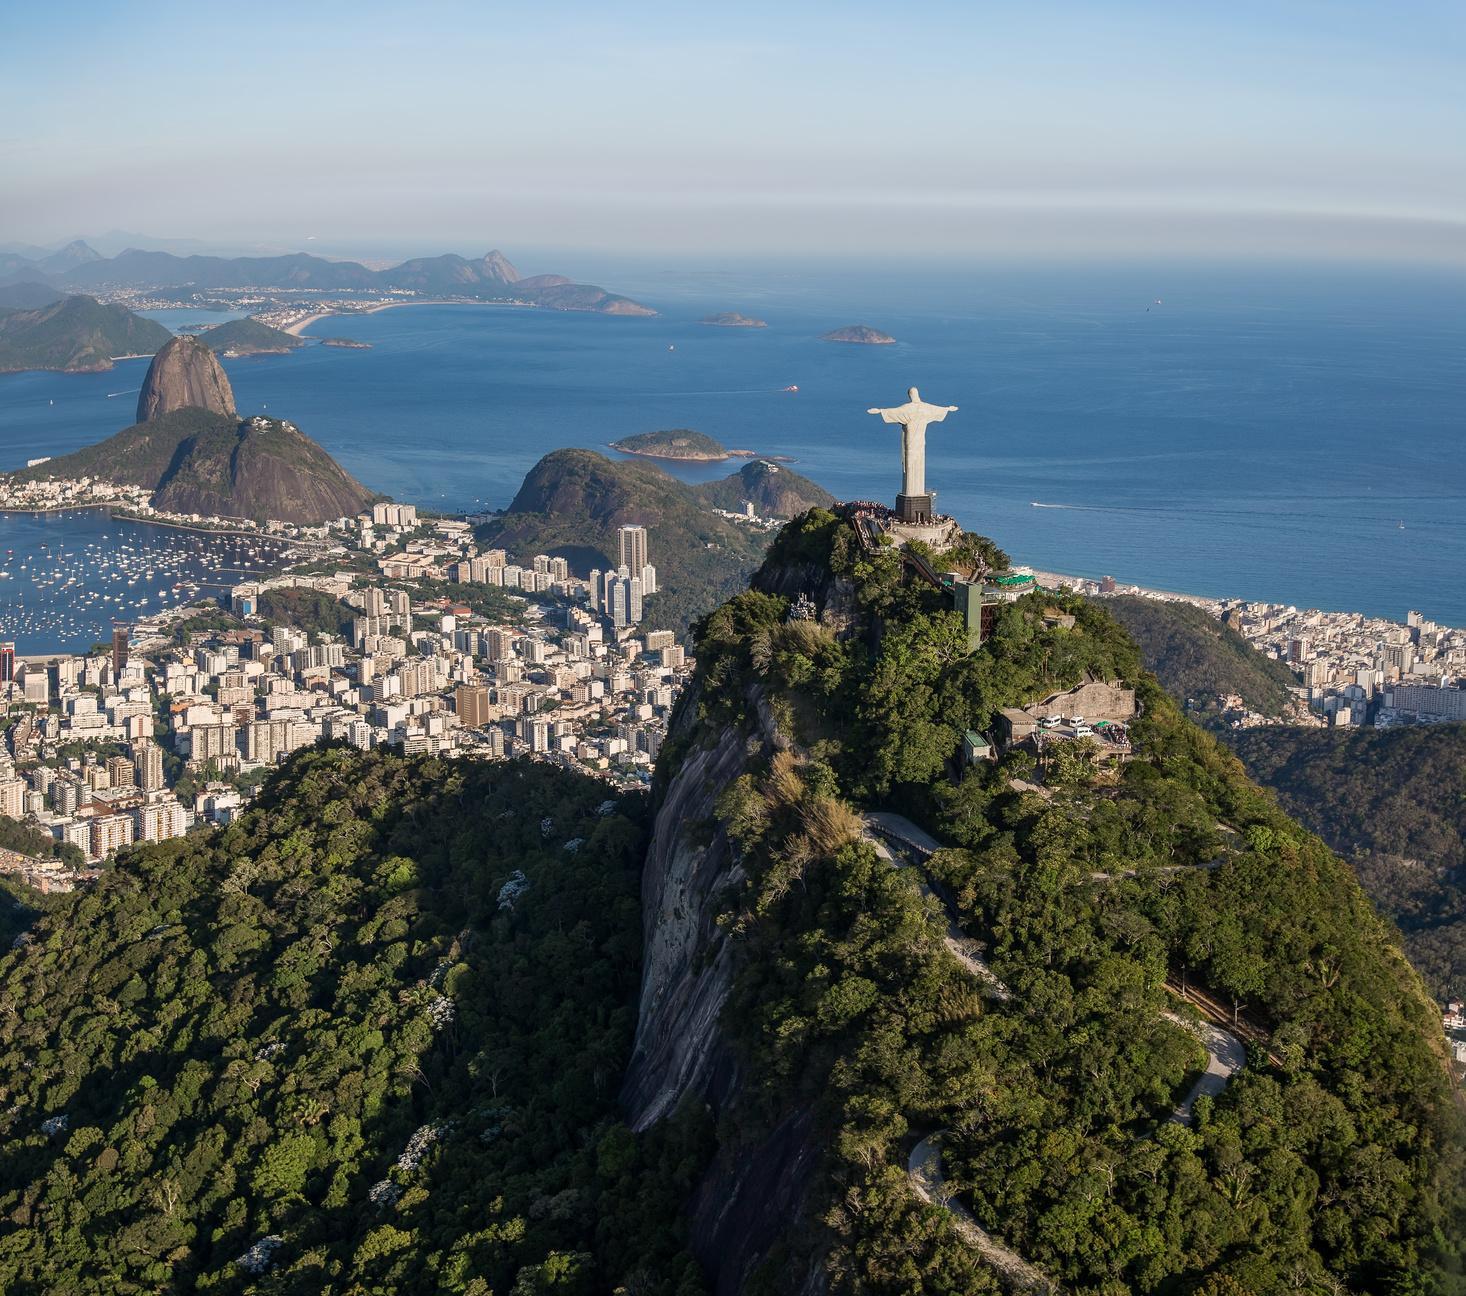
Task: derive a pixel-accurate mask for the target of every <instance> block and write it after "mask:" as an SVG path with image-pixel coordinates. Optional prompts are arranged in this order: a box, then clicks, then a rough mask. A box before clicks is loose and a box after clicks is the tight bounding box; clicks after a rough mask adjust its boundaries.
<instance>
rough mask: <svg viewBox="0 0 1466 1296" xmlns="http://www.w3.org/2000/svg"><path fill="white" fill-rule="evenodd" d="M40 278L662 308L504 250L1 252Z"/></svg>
mask: <svg viewBox="0 0 1466 1296" xmlns="http://www.w3.org/2000/svg"><path fill="white" fill-rule="evenodd" d="M14 283H33V284H40V285H45V286H47V287H51V288H58V289H62V290H64V291H70V292H84V291H86V290H88V289H100V288H113V289H116V288H157V289H182V288H188V289H192V290H195V291H197V290H205V291H221V290H225V289H232V288H252V289H270V288H273V289H277V290H280V291H300V290H312V291H342V292H346V291H349V292H389V291H391V292H404V291H406V292H414V293H421V294H422V295H423V296H426V297H454V298H464V297H467V298H472V299H475V300H480V301H505V302H520V303H523V304H526V305H533V306H545V307H548V308H550V309H552V310H575V311H595V312H598V313H600V314H603V315H655V314H656V312H655V311H654V310H652V309H651V308H650V307H649V306H643V305H642V304H641V303H640V302H635V301H632V300H631V298H629V297H622V296H620V295H619V294H617V293H612V292H608V291H606V289H604V288H600V287H597V286H596V285H595V284H578V283H573V282H572V281H571V280H569V279H567V278H566V277H565V276H564V275H531V276H529V277H525V276H523V275H521V274H520V273H519V271H518V270H516V269H515V268H514V266H513V265H512V264H511V263H510V262H509V259H508V258H507V257H505V256H504V254H503V253H502V252H490V253H488V254H487V255H486V256H484V257H481V258H479V259H478V260H476V261H474V260H469V259H468V258H466V257H461V256H455V255H452V254H448V255H445V256H436V257H415V258H413V259H412V260H409V261H404V262H402V264H401V265H396V266H392V267H391V268H389V269H386V270H371V269H368V268H367V267H366V266H364V265H361V264H360V263H359V262H356V261H328V260H326V259H325V258H323V257H317V256H311V255H310V254H309V253H305V252H296V253H293V254H290V255H287V256H252V257H220V256H176V255H174V254H173V253H172V252H159V251H144V250H142V249H139V248H128V249H127V250H126V251H124V252H121V253H119V254H118V255H117V256H115V257H103V256H99V255H98V254H97V253H96V252H95V251H94V250H93V249H92V248H90V247H88V246H87V245H86V244H85V243H81V242H76V243H71V244H68V245H67V246H66V247H65V248H62V249H61V250H60V251H58V252H54V253H50V254H48V255H47V256H45V257H44V258H42V259H40V260H35V259H33V258H31V257H27V256H24V255H22V254H20V253H16V252H10V253H3V254H0V285H4V284H14Z"/></svg>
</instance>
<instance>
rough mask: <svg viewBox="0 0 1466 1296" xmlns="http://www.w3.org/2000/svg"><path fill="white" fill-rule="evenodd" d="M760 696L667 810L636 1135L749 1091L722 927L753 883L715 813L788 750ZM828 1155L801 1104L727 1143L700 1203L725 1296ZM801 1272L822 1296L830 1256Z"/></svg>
mask: <svg viewBox="0 0 1466 1296" xmlns="http://www.w3.org/2000/svg"><path fill="white" fill-rule="evenodd" d="M693 687H694V688H696V686H695V685H694V686H693ZM748 700H749V702H750V704H751V705H752V706H753V708H754V711H755V713H756V714H757V715H758V717H759V723H758V725H757V726H756V732H755V733H754V734H752V735H745V734H743V733H742V732H740V731H739V730H737V729H736V728H729V729H726V730H724V731H723V732H722V733H720V734H718V735H716V736H715V737H711V738H710V739H707V740H705V741H704V742H702V743H699V744H697V745H696V746H695V747H694V748H693V749H692V750H691V751H690V752H689V753H688V754H687V756H686V757H685V758H684V759H683V762H682V764H681V765H680V766H679V768H678V769H677V772H676V774H675V775H674V776H673V778H672V780H671V783H670V784H669V786H668V788H667V790H666V794H665V796H664V798H663V800H662V803H661V806H660V808H659V810H658V813H657V817H656V822H655V827H654V830H653V834H652V841H651V845H650V849H649V850H648V852H647V857H646V864H645V866H644V869H643V872H642V920H643V924H644V928H645V935H646V946H645V963H644V966H643V969H642V987H641V1003H640V1012H639V1014H638V1020H637V1030H636V1044H635V1047H634V1049H633V1052H632V1057H631V1063H630V1065H629V1066H628V1068H627V1071H626V1078H625V1081H624V1084H623V1087H622V1091H621V1102H622V1106H623V1108H624V1109H625V1111H626V1116H627V1120H628V1123H629V1124H630V1125H631V1127H632V1128H633V1129H635V1130H644V1129H646V1128H648V1127H649V1126H651V1125H654V1124H656V1123H657V1122H658V1121H659V1120H662V1119H663V1118H665V1117H667V1116H669V1115H671V1113H672V1112H673V1111H675V1110H676V1109H677V1107H678V1106H679V1105H680V1104H681V1103H683V1102H685V1101H693V1102H696V1103H699V1104H702V1105H705V1106H707V1107H708V1108H709V1109H711V1110H712V1111H713V1113H714V1114H721V1113H724V1112H726V1111H728V1110H729V1109H730V1108H731V1107H733V1106H734V1105H735V1104H736V1103H737V1102H738V1099H739V1095H740V1093H741V1091H742V1090H743V1088H744V1085H745V1083H746V1079H745V1076H744V1075H743V1073H742V1069H741V1068H740V1066H739V1063H738V1058H737V1055H736V1052H735V1050H734V1048H733V1046H732V1045H731V1043H730V1042H729V1040H728V1039H727V1037H726V1035H725V1033H724V1029H723V1026H722V1024H721V1021H720V1018H721V1016H722V1012H723V1006H724V1004H725V1003H726V1002H727V999H728V995H729V992H730V991H731V990H732V987H733V974H734V967H733V960H734V952H733V949H732V947H731V945H730V943H729V941H728V940H727V939H726V938H725V937H724V936H723V934H722V932H721V930H720V929H719V927H718V923H717V918H718V914H719V913H720V912H721V909H722V907H723V904H724V896H725V894H726V892H727V890H728V888H730V887H736V886H737V885H738V884H739V883H740V882H741V881H742V879H743V876H744V875H743V869H742V866H741V865H740V864H739V862H738V859H737V856H736V852H735V850H734V848H733V845H732V843H731V842H730V841H729V840H728V837H727V834H726V833H725V832H724V830H723V828H722V827H721V826H720V825H718V824H717V822H716V813H715V810H714V805H715V802H716V801H717V799H718V796H719V794H720V793H721V792H722V791H723V790H724V789H725V788H726V787H727V786H728V785H729V784H730V783H731V782H732V781H733V780H734V779H736V778H737V777H738V776H739V775H740V774H742V773H744V772H745V771H746V770H747V768H748V764H749V761H750V759H751V758H752V757H753V756H754V755H756V754H757V753H759V752H760V751H766V750H768V749H769V748H774V747H779V746H782V745H784V741H785V740H784V738H783V736H782V735H781V734H780V733H779V732H778V729H777V726H776V725H775V723H774V718H773V715H772V713H771V711H770V709H769V707H768V705H767V703H766V702H765V701H764V699H763V697H762V696H760V695H758V694H756V693H755V694H753V695H751V696H750V697H749V699H748ZM694 703H695V699H693V698H688V697H686V696H684V701H683V704H682V706H681V707H680V709H679V712H678V720H677V721H676V722H675V723H674V728H675V729H677V731H678V733H682V732H685V729H684V727H685V726H688V725H690V724H693V723H695V715H696V706H695V704H694ZM705 825H711V828H710V829H705V828H704V827H702V826H705ZM819 1154H820V1145H819V1142H818V1140H817V1139H816V1138H815V1135H814V1118H813V1113H812V1112H810V1111H809V1110H807V1109H803V1108H801V1109H798V1110H795V1111H792V1112H790V1113H789V1114H788V1115H787V1116H786V1117H785V1119H784V1120H782V1121H781V1122H780V1123H779V1124H778V1126H777V1127H776V1128H774V1129H773V1130H771V1131H769V1132H768V1133H767V1134H766V1135H764V1136H763V1137H761V1138H759V1139H758V1140H757V1141H756V1142H754V1143H752V1144H748V1143H741V1142H730V1143H727V1144H725V1145H724V1146H722V1147H720V1149H719V1151H718V1153H717V1155H716V1157H715V1158H714V1160H713V1162H712V1164H711V1165H709V1166H708V1168H707V1170H706V1171H705V1173H704V1174H703V1177H702V1179H701V1181H700V1182H699V1183H698V1185H697V1187H696V1188H695V1189H694V1192H693V1196H692V1199H691V1201H690V1202H689V1204H688V1205H689V1215H690V1223H691V1230H690V1237H689V1239H688V1241H689V1243H690V1246H691V1249H692V1252H693V1254H694V1255H695V1256H696V1257H697V1259H698V1260H699V1261H700V1262H701V1264H702V1265H703V1266H704V1268H705V1269H706V1270H707V1273H708V1276H709V1278H710V1280H711V1285H712V1289H713V1292H714V1293H715V1296H739V1294H740V1293H742V1292H743V1291H744V1289H745V1285H746V1284H747V1282H748V1280H749V1277H750V1275H752V1273H753V1272H754V1271H755V1270H756V1269H757V1268H758V1267H759V1265H761V1264H763V1263H764V1262H765V1261H766V1260H767V1259H768V1257H769V1255H770V1254H771V1253H772V1252H773V1250H774V1249H775V1248H776V1247H777V1246H779V1244H780V1243H781V1241H782V1240H783V1239H785V1238H786V1237H787V1236H788V1235H789V1233H790V1230H791V1227H792V1226H793V1225H794V1223H795V1222H796V1221H797V1220H798V1219H799V1218H800V1215H801V1212H802V1211H803V1208H804V1202H805V1198H806V1196H807V1194H808V1191H809V1188H810V1185H811V1183H812V1182H813V1180H814V1177H815V1174H816V1172H817V1169H818V1164H819ZM789 1264H790V1266H792V1267H791V1268H790V1269H789V1273H790V1274H793V1275H795V1276H794V1278H793V1280H792V1281H791V1283H790V1285H791V1287H792V1288H793V1289H795V1290H797V1291H799V1292H800V1293H801V1296H820V1293H823V1292H824V1290H825V1288H826V1282H825V1274H824V1269H823V1266H822V1264H821V1263H820V1260H819V1257H817V1256H811V1257H803V1258H802V1259H800V1260H791V1261H790V1262H789Z"/></svg>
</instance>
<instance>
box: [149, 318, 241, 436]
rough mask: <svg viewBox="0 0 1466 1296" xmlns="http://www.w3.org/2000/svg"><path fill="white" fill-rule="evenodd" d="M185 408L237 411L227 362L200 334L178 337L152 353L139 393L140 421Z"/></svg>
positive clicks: (230, 412)
mask: <svg viewBox="0 0 1466 1296" xmlns="http://www.w3.org/2000/svg"><path fill="white" fill-rule="evenodd" d="M183 409H200V410H208V411H210V412H211V413H214V414H219V415H222V416H224V417H230V416H232V415H233V414H234V390H233V388H231V387H230V386H229V378H228V376H227V375H226V374H225V373H224V366H223V365H221V364H220V363H219V362H218V360H216V359H215V358H214V353H213V351H212V350H210V349H209V347H208V346H207V345H206V344H205V343H204V342H203V341H202V340H200V339H198V338H191V337H176V338H171V339H170V340H169V341H168V343H167V344H166V345H165V346H164V347H163V348H162V350H160V351H159V352H158V354H157V355H155V356H154V357H153V362H152V364H150V365H149V366H148V373H147V377H145V378H144V379H143V385H142V389H141V390H140V391H139V392H138V397H137V421H138V422H139V423H146V422H148V421H149V420H151V419H156V418H161V417H162V416H163V415H164V414H172V413H175V412H176V411H178V410H183Z"/></svg>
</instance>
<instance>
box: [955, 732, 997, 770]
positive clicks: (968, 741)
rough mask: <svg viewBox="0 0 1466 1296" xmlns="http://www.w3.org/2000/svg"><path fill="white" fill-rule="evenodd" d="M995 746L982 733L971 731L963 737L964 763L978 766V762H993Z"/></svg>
mask: <svg viewBox="0 0 1466 1296" xmlns="http://www.w3.org/2000/svg"><path fill="white" fill-rule="evenodd" d="M992 758H993V745H992V743H990V742H988V740H987V739H986V738H984V737H983V736H982V735H981V734H980V733H978V732H977V731H976V730H974V729H969V730H968V731H967V732H966V733H964V734H963V735H962V763H963V765H976V764H977V763H978V761H985V760H992Z"/></svg>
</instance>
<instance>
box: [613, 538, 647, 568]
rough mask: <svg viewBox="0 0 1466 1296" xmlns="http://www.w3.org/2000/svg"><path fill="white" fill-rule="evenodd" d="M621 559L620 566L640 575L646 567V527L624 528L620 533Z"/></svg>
mask: <svg viewBox="0 0 1466 1296" xmlns="http://www.w3.org/2000/svg"><path fill="white" fill-rule="evenodd" d="M620 540H621V559H620V562H619V563H618V566H621V567H629V568H630V569H631V570H632V571H633V572H635V573H637V574H638V575H640V574H641V569H642V568H643V567H645V566H646V563H647V557H646V528H645V527H644V526H624V527H622V528H621V531H620Z"/></svg>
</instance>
